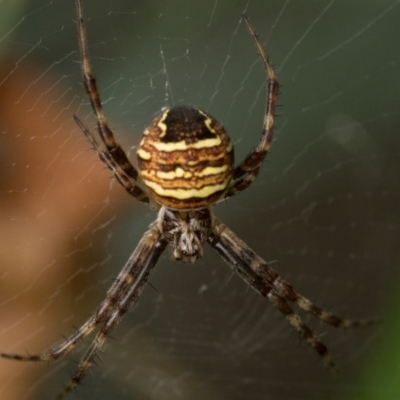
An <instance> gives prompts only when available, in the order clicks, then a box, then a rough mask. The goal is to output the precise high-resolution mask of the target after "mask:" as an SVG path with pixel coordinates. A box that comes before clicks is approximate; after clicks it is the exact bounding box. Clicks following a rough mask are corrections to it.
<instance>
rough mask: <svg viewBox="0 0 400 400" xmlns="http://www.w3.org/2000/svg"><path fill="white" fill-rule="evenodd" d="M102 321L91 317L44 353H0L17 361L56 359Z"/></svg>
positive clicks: (67, 351)
mask: <svg viewBox="0 0 400 400" xmlns="http://www.w3.org/2000/svg"><path fill="white" fill-rule="evenodd" d="M100 322H101V321H99V320H97V319H96V316H92V317H91V318H89V319H88V320H87V321H86V322H85V323H84V324H83V325H82V326H81V327H80V328H79V329H78V330H77V331H76V332H75V333H73V334H72V335H70V336H69V337H68V338H67V339H66V340H65V341H64V342H63V343H61V344H60V345H58V346H56V347H54V348H52V349H50V350H49V351H47V352H46V353H42V354H10V353H0V356H1V357H3V358H8V359H11V360H17V361H39V362H43V361H46V362H47V361H56V360H58V359H60V358H62V357H64V356H65V355H66V354H67V353H69V352H70V351H71V350H73V349H74V348H75V347H76V346H77V345H78V344H79V343H80V342H82V340H83V339H84V338H85V337H86V336H88V335H89V334H90V333H91V332H92V331H93V329H94V328H95V327H96V325H98V324H99V323H100Z"/></svg>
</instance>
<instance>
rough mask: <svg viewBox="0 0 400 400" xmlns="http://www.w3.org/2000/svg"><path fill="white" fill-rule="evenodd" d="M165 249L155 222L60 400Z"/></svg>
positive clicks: (119, 281) (135, 296) (79, 377)
mask: <svg viewBox="0 0 400 400" xmlns="http://www.w3.org/2000/svg"><path fill="white" fill-rule="evenodd" d="M166 246H167V241H166V240H165V239H164V238H163V236H162V235H161V233H160V231H159V230H158V228H157V225H156V223H153V224H152V225H151V226H150V229H149V230H148V231H147V232H146V233H145V234H144V235H143V237H142V239H141V240H140V242H139V244H138V246H137V247H136V249H135V251H134V252H133V254H132V255H131V257H130V259H129V261H128V263H127V264H126V267H125V268H124V269H123V270H122V272H121V273H120V275H119V276H118V278H117V280H116V282H115V283H114V285H113V286H112V287H111V289H110V290H109V291H108V292H107V296H108V298H109V299H111V298H112V299H113V300H114V302H113V307H112V308H111V309H109V310H108V312H106V313H105V316H106V318H105V319H104V318H103V325H102V326H101V329H100V331H99V332H98V333H97V335H96V337H95V339H94V340H93V343H92V345H91V346H90V348H89V350H88V351H87V352H86V354H85V356H84V357H83V358H82V360H81V361H80V363H79V366H78V369H77V370H76V372H75V373H74V375H73V376H72V378H71V380H70V382H69V384H68V385H67V386H66V387H65V389H64V390H63V391H62V392H61V393H60V394H59V395H58V397H57V399H63V398H64V397H65V396H66V395H67V394H68V393H70V392H71V391H72V390H73V389H74V388H75V387H76V386H77V385H78V384H79V383H80V382H81V381H82V379H83V378H84V377H85V376H86V374H87V372H88V371H89V369H90V367H91V366H92V364H93V362H94V360H95V358H96V356H97V354H98V353H99V351H100V350H101V349H102V347H103V346H104V344H105V342H106V341H107V339H108V337H109V335H110V334H111V332H112V331H113V329H114V328H115V327H116V326H117V325H118V324H119V322H120V321H121V319H122V317H123V316H124V315H125V313H126V312H127V311H128V310H129V308H130V307H131V305H132V304H133V303H134V302H135V301H136V300H137V299H138V298H139V296H140V294H141V293H142V291H143V289H144V287H145V284H146V282H147V281H148V279H149V276H150V274H151V272H152V271H153V270H154V268H155V266H156V263H157V260H158V258H159V257H160V255H161V254H162V252H163V251H164V250H165V248H166Z"/></svg>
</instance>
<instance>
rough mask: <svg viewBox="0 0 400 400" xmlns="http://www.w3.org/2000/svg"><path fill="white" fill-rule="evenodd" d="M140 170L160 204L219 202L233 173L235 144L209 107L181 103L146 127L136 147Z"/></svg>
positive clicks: (196, 205) (182, 205)
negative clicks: (205, 108)
mask: <svg viewBox="0 0 400 400" xmlns="http://www.w3.org/2000/svg"><path fill="white" fill-rule="evenodd" d="M137 157H138V166H139V171H140V175H141V177H142V179H143V181H144V183H145V185H146V187H147V189H148V190H149V191H150V193H151V195H152V196H153V197H154V199H155V200H156V201H157V202H158V203H160V204H161V205H163V206H165V207H168V208H171V209H176V210H190V209H198V208H204V207H207V206H209V205H211V204H213V203H215V202H216V201H217V200H218V198H219V197H220V196H221V195H222V194H223V193H224V191H225V190H226V188H227V187H228V184H229V182H230V180H231V177H232V171H233V163H234V151H233V144H232V142H231V140H230V138H229V136H228V134H227V133H226V131H225V129H224V127H223V126H222V125H221V124H220V123H219V122H218V121H217V120H216V119H215V118H213V117H212V116H210V115H209V114H207V113H206V112H204V111H202V110H199V109H197V108H193V107H187V106H179V107H174V108H171V109H168V110H166V111H164V112H163V113H162V114H161V115H159V116H158V117H157V118H156V119H155V120H154V121H153V122H152V124H151V125H150V126H149V127H148V128H147V129H146V130H145V131H144V134H143V138H142V141H141V143H140V146H139V148H138V151H137Z"/></svg>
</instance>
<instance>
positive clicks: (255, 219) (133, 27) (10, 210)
mask: <svg viewBox="0 0 400 400" xmlns="http://www.w3.org/2000/svg"><path fill="white" fill-rule="evenodd" d="M84 5H85V18H86V21H87V29H88V38H89V47H90V56H91V63H92V67H93V70H94V72H95V75H96V76H97V78H98V83H99V86H100V90H101V93H102V98H103V102H104V107H105V110H106V113H107V116H108V118H109V122H110V125H111V126H112V127H113V128H114V129H115V132H116V135H117V137H118V139H119V140H120V141H121V142H122V143H123V145H124V148H125V149H127V151H128V152H129V153H130V154H131V158H132V159H134V153H135V146H136V145H137V144H138V142H139V140H140V135H141V132H142V131H143V129H144V128H145V127H146V125H147V124H148V123H149V122H150V121H151V120H152V119H153V117H154V116H155V115H156V114H157V112H159V111H160V109H161V108H162V107H164V106H171V105H173V104H192V105H195V106H198V107H201V108H204V109H206V110H207V111H208V112H210V113H211V114H213V115H214V116H215V117H217V118H218V119H219V120H220V121H221V122H223V123H224V125H225V127H226V128H227V129H228V131H229V132H230V134H231V136H232V138H233V140H234V142H235V145H236V155H237V159H238V160H240V159H241V158H243V157H244V156H245V155H246V153H248V152H249V151H250V150H251V148H252V147H253V146H254V145H255V143H256V141H257V140H258V135H259V133H260V129H261V124H262V114H263V109H264V103H265V101H264V97H265V74H264V71H263V69H262V66H261V63H260V62H259V60H258V57H257V54H256V52H255V49H254V48H253V44H252V42H251V39H250V38H249V36H248V33H247V31H246V29H245V28H244V26H243V24H240V23H239V18H240V15H241V14H242V13H243V12H244V11H245V12H246V13H247V14H248V16H249V17H250V18H251V21H252V22H253V24H254V26H255V27H256V29H257V31H258V32H259V33H260V35H261V38H262V40H263V42H264V43H265V44H266V47H267V50H268V52H269V53H270V55H271V60H272V61H273V63H274V64H275V65H276V69H277V73H278V76H279V79H280V81H281V82H282V84H283V88H282V95H281V97H280V104H282V105H283V107H282V108H280V109H279V113H280V114H281V116H280V118H278V120H277V132H276V141H275V143H274V147H273V150H272V153H271V154H270V156H269V157H268V161H267V162H266V163H265V166H264V169H263V171H262V173H261V174H260V177H259V179H258V180H257V181H256V183H255V184H254V185H253V186H252V188H251V189H249V190H248V191H246V192H245V193H243V194H241V195H240V196H237V197H236V198H234V199H232V200H230V201H229V202H228V203H227V204H221V205H219V206H218V207H216V209H215V212H216V214H218V216H219V217H220V218H221V219H222V220H224V222H226V223H227V224H228V225H229V226H231V227H232V229H233V230H234V231H235V232H237V233H238V234H239V236H241V237H242V238H243V239H245V240H246V241H247V242H248V243H249V244H250V245H251V246H252V247H253V248H254V249H255V250H256V251H257V252H258V253H260V255H261V256H263V257H264V258H265V259H266V260H268V261H276V262H275V264H274V267H275V269H277V270H278V271H279V272H280V273H281V274H282V275H283V276H284V277H285V278H286V279H287V280H289V281H290V282H291V283H293V284H294V286H295V287H296V288H297V289H298V290H299V291H300V292H301V293H302V294H304V295H306V296H307V297H309V298H310V299H312V300H313V301H315V302H316V303H318V304H320V305H323V306H325V307H327V308H328V309H329V310H332V311H335V312H337V313H338V314H340V315H343V316H348V317H354V318H361V317H375V316H383V317H385V319H386V320H385V323H384V324H382V325H380V326H377V327H373V328H368V329H363V330H354V331H347V332H344V331H339V330H337V329H336V330H335V329H331V328H327V327H325V326H323V325H322V324H321V323H319V322H318V321H314V320H312V318H310V317H307V316H306V317H305V319H306V321H307V323H309V324H310V325H312V327H313V329H315V330H316V332H318V334H321V337H322V339H323V341H324V342H326V343H327V344H328V346H329V348H330V350H331V352H332V354H333V356H334V358H335V359H336V360H337V363H338V364H339V367H340V370H341V373H340V374H339V376H338V377H336V378H332V376H331V375H330V374H329V372H328V371H326V369H325V368H324V366H323V365H322V363H321V362H319V360H318V357H317V356H316V355H315V354H313V352H312V351H311V350H310V349H309V348H308V346H307V345H305V344H304V343H303V342H302V341H300V340H299V339H298V337H297V335H296V334H295V333H294V332H293V329H292V328H291V327H290V326H288V324H287V323H286V322H285V321H284V320H283V318H281V316H280V315H278V313H277V312H275V311H274V310H273V309H272V306H270V305H269V304H268V302H267V301H266V300H264V299H262V298H259V297H258V296H257V295H256V294H255V293H253V292H252V291H251V290H247V289H246V286H245V284H244V283H243V282H241V280H240V279H239V278H237V277H235V276H232V274H231V272H230V270H229V268H227V267H226V266H225V265H224V264H223V262H222V260H220V259H219V257H218V256H217V255H216V254H214V253H213V252H212V251H211V249H208V248H207V249H206V252H205V256H204V258H203V259H202V260H200V261H199V262H198V263H196V264H195V265H194V266H187V265H183V264H177V263H172V262H170V260H169V256H168V254H166V255H165V256H163V257H162V259H161V261H160V265H159V267H158V269H157V271H156V272H155V274H154V276H153V277H152V279H151V284H152V286H153V287H149V288H147V290H146V291H145V293H144V295H143V297H142V299H141V300H140V301H139V305H138V306H137V307H135V309H134V312H131V313H129V314H128V315H127V316H126V317H125V318H124V320H123V322H122V323H121V325H120V326H119V327H118V328H117V329H116V331H115V333H114V334H113V339H111V340H110V342H109V344H108V345H107V346H106V349H105V352H104V353H103V355H102V357H101V360H102V361H99V362H98V366H96V367H94V368H93V375H94V376H92V374H89V376H88V378H87V379H86V380H85V384H84V385H82V386H81V387H80V388H79V389H78V393H73V394H72V395H71V399H73V398H85V399H92V398H93V399H94V398H96V399H100V400H101V399H103V398H104V399H106V398H110V396H113V398H118V399H128V398H129V399H131V398H140V399H141V398H146V399H172V398H173V399H176V398H183V399H198V398H199V399H200V398H210V399H243V398H248V399H277V398H279V399H291V400H293V399H302V400H303V399H307V400H309V399H321V398H324V399H351V400H354V399H363V400H364V399H375V398H385V399H391V398H393V399H394V398H397V397H396V395H397V394H398V393H399V392H398V388H397V387H396V384H395V383H394V384H392V382H397V381H398V380H397V379H395V378H396V376H397V375H398V373H399V371H398V369H396V368H398V367H396V365H397V364H396V360H395V357H394V355H395V353H396V351H395V350H396V349H397V347H396V346H397V343H398V339H397V334H398V333H399V332H398V328H397V326H398V325H397V322H396V320H392V319H391V316H392V315H396V314H398V313H397V310H398V306H397V303H396V300H398V299H396V295H395V293H396V292H397V286H398V283H397V281H398V273H397V270H398V268H397V267H398V265H399V250H398V248H399V244H400V240H399V239H400V215H399V214H400V211H399V194H400V190H399V189H400V185H399V182H400V168H399V155H400V154H399V144H400V143H399V142H400V141H399V139H398V138H399V135H398V132H399V119H400V106H399V104H398V93H399V89H400V87H399V86H400V79H399V75H400V65H399V63H400V55H399V51H398V43H397V40H396V38H397V37H398V35H397V33H398V20H399V16H400V4H399V2H398V1H387V2H374V1H367V2H365V1H364V2H363V3H362V4H359V3H358V2H350V3H349V2H346V3H343V2H341V3H337V2H330V3H324V4H319V3H315V2H312V1H305V2H301V3H300V2H296V3H290V2H281V1H269V2H260V1H254V0H252V1H237V2H234V3H232V2H228V1H225V0H224V1H214V2H211V1H210V2H208V1H206V2H200V1H199V2H197V1H192V2H181V1H176V2H173V3H170V2H168V4H166V3H165V2H161V1H147V2H141V1H138V2H131V1H127V0H124V1H122V0H115V1H113V2H110V1H92V0H88V1H84ZM0 15H2V17H1V19H2V22H1V24H0V37H1V38H2V39H1V41H0V57H1V68H0V350H1V351H7V352H22V353H24V352H29V353H35V352H40V351H43V350H45V349H46V348H48V347H50V346H52V345H54V344H56V343H57V342H58V341H59V340H60V339H61V335H64V336H66V335H68V334H69V333H71V332H72V331H73V329H74V327H77V326H79V325H80V324H82V323H83V322H84V321H85V319H86V318H87V317H88V316H89V315H90V313H91V312H92V311H93V310H94V309H95V308H96V306H97V305H98V304H99V303H100V301H101V300H102V299H103V298H104V294H105V292H106V290H107V288H108V287H109V286H110V284H111V283H112V279H113V278H114V277H115V276H116V275H117V274H118V271H119V270H120V269H121V268H122V266H123V264H124V262H125V261H126V259H127V258H128V256H129V254H130V252H131V251H132V250H133V249H134V247H135V245H136V243H137V242H138V240H139V238H140V236H141V234H142V233H143V232H144V230H145V229H146V226H147V225H148V224H149V222H150V221H151V220H152V219H154V217H155V215H154V214H153V213H152V212H150V211H149V210H148V209H146V207H144V206H143V205H140V204H138V203H137V202H136V201H134V199H131V198H130V197H129V196H128V195H127V194H126V193H125V192H124V191H123V189H121V188H120V187H119V185H118V184H116V183H115V182H114V181H113V180H112V179H111V174H110V173H109V171H107V170H106V169H105V168H104V166H103V165H102V164H101V163H100V162H99V161H98V159H97V157H96V155H95V154H94V152H93V151H91V150H90V149H89V144H88V143H87V142H86V141H85V139H84V137H83V135H82V134H81V132H80V131H79V129H78V128H77V126H76V125H75V124H74V122H73V120H72V116H73V115H74V114H75V113H76V114H78V115H79V116H80V118H82V119H83V120H84V122H85V123H86V124H87V125H88V126H90V128H91V129H95V121H94V119H93V116H92V115H91V110H90V107H89V104H88V99H87V97H86V95H85V93H84V90H83V87H82V84H81V77H80V70H79V57H78V53H77V50H78V45H77V34H76V26H75V18H76V16H75V8H74V4H73V1H66V0H62V1H57V2H51V1H48V0H40V1H35V2H27V1H22V0H21V1H15V2H12V4H7V5H0ZM89 342H90V339H89V340H88V341H86V342H85V344H86V346H87V345H88V344H89ZM84 349H85V345H83V346H80V347H79V349H78V351H76V352H74V353H73V354H72V355H69V356H68V357H67V358H66V359H65V360H62V361H59V362H58V363H55V364H50V365H34V364H26V363H18V362H13V361H8V360H1V359H0V397H1V398H5V399H8V400H14V399H30V400H31V399H32V400H33V399H42V398H53V397H54V396H55V394H56V393H57V392H58V391H59V390H60V389H61V388H62V387H63V386H64V385H65V384H66V382H67V381H68V379H69V377H70V375H71V374H72V372H73V371H74V369H75V367H76V362H77V361H78V360H79V359H80V356H81V355H82V352H83V351H84ZM386 349H391V350H390V351H387V350H386ZM383 370H384V371H386V373H385V375H383V374H382V375H381V372H380V371H383ZM392 378H393V379H392ZM79 396H81V397H79Z"/></svg>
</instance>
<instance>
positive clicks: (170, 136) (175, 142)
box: [1, 0, 371, 399]
mask: <svg viewBox="0 0 400 400" xmlns="http://www.w3.org/2000/svg"><path fill="white" fill-rule="evenodd" d="M76 3H77V11H78V32H79V41H80V49H81V58H82V70H83V78H84V85H85V88H86V91H87V93H88V96H89V98H90V102H91V105H92V108H93V111H94V113H95V115H96V118H97V125H98V135H99V138H100V141H98V139H97V138H96V137H95V136H94V135H93V134H92V133H91V132H90V131H89V130H88V129H87V128H86V127H85V126H84V124H83V123H82V121H81V120H80V119H79V118H78V117H76V116H75V117H74V118H75V120H76V122H77V123H78V125H79V126H80V128H81V129H82V131H83V133H84V134H85V135H86V137H87V138H88V139H89V141H90V143H91V144H92V146H93V148H94V149H95V150H96V152H97V153H98V155H99V157H100V159H101V160H102V161H103V162H104V163H105V164H106V165H107V167H108V168H110V170H111V171H112V172H113V174H114V176H115V178H116V179H117V180H118V182H119V183H120V184H121V185H122V186H123V187H124V188H125V190H126V191H127V192H128V193H129V194H130V195H132V196H134V197H135V198H137V199H138V200H139V201H141V202H144V203H146V204H148V205H149V206H150V207H151V208H153V209H155V210H157V211H158V217H157V219H156V221H154V222H153V223H152V224H151V225H150V227H149V230H148V231H147V232H145V234H144V235H143V237H142V239H141V240H140V242H139V244H138V246H137V247H136V249H135V251H134V252H133V254H132V255H131V257H130V258H129V260H128V262H127V263H126V265H125V267H124V268H123V269H122V271H121V272H120V274H119V276H118V277H117V279H116V281H115V283H114V284H113V285H112V287H111V288H110V289H109V290H108V292H107V296H106V299H105V300H104V301H103V302H102V303H101V304H100V306H99V307H98V308H97V310H96V311H95V313H94V314H93V315H92V316H91V317H90V318H89V319H88V320H87V321H86V322H85V323H84V324H83V325H82V326H81V327H80V328H79V329H78V330H77V331H76V332H75V333H74V334H72V335H71V336H69V337H68V338H67V339H66V340H65V341H64V342H63V343H61V344H60V345H59V346H57V347H54V348H52V349H50V350H49V351H48V352H46V353H43V354H37V355H19V354H8V353H1V356H2V357H5V358H11V359H15V360H24V361H50V360H57V359H59V358H61V357H63V356H64V355H65V354H67V353H68V352H70V351H71V350H72V349H74V348H75V347H76V345H77V344H78V343H80V342H81V341H82V340H83V339H84V338H85V337H86V336H87V335H89V334H90V333H91V332H92V331H93V330H94V329H95V328H96V327H99V331H98V333H97V334H96V337H95V339H94V340H93V342H92V344H91V346H90V348H89V350H88V351H87V352H86V354H85V355H84V357H83V358H82V360H81V361H80V363H79V366H78V368H77V371H76V372H75V374H74V375H73V376H72V379H71V381H70V383H69V384H68V386H67V387H66V388H65V389H64V390H63V391H62V392H61V393H60V394H59V396H58V398H59V399H61V398H63V397H64V396H65V395H66V394H68V393H69V392H70V391H71V390H72V389H73V388H74V387H75V386H76V385H77V384H78V383H79V382H80V381H81V380H82V379H83V378H84V376H85V375H86V373H87V372H88V370H89V368H90V367H91V365H92V364H93V362H94V360H95V357H96V356H97V354H98V352H99V351H100V350H101V348H102V347H103V346H104V344H105V342H106V340H107V338H108V336H109V335H110V333H111V331H112V330H113V329H114V328H115V327H116V325H117V324H118V323H119V322H120V320H121V319H122V317H123V315H124V314H125V313H126V312H127V311H128V309H129V308H130V307H131V305H132V304H133V303H134V302H135V301H136V300H137V299H138V297H139V296H140V294H141V292H142V290H143V288H144V287H145V284H146V282H147V281H148V279H149V276H150V274H151V272H152V271H153V269H154V267H155V265H156V263H157V260H158V258H159V257H160V255H161V254H162V253H163V251H164V250H165V249H166V248H167V247H168V246H169V247H170V249H171V250H172V255H173V257H174V259H176V260H179V261H183V262H194V261H195V260H196V259H198V258H199V257H201V255H202V251H203V246H204V244H205V243H206V242H208V243H209V244H210V245H211V247H213V248H214V249H215V250H216V251H217V252H218V253H219V254H220V255H221V256H222V258H223V259H224V260H225V261H226V262H227V264H228V265H229V266H230V267H231V268H232V269H233V270H234V271H235V272H236V273H237V274H239V275H240V276H241V277H242V278H243V279H244V280H245V281H246V282H247V283H248V284H249V285H250V286H251V287H252V288H253V289H254V290H256V291H257V292H258V293H259V294H260V295H262V296H264V297H267V298H268V299H269V300H270V301H271V303H272V304H273V305H274V306H275V307H276V308H277V309H278V310H279V311H280V312H281V313H282V314H283V315H284V316H285V317H286V318H287V320H288V321H289V322H290V324H292V325H293V326H294V327H295V328H296V329H297V331H299V332H300V333H301V335H302V336H303V337H304V339H305V340H306V341H307V342H308V343H309V344H310V346H311V347H313V348H314V349H315V350H316V351H317V352H318V354H319V355H320V356H321V357H322V358H323V359H324V360H325V361H326V363H327V364H328V365H329V367H331V368H332V369H335V364H334V362H333V361H332V359H331V356H330V355H329V353H328V350H327V348H326V346H325V345H324V344H323V343H322V342H321V341H320V340H319V339H318V338H317V337H316V336H315V334H314V333H313V332H312V331H311V330H310V328H308V327H307V326H306V325H305V324H304V322H303V321H302V319H301V317H300V316H299V315H298V314H297V313H296V312H295V311H294V310H293V309H292V307H291V305H290V303H293V304H294V305H297V306H298V307H300V308H301V309H303V310H305V311H307V312H309V313H311V314H313V315H314V316H315V317H317V318H319V319H320V320H322V321H324V322H326V323H327V324H330V325H333V326H336V327H345V328H349V327H355V326H360V325H368V324H370V323H371V321H369V320H361V321H352V320H347V319H342V318H339V317H337V316H335V315H333V314H332V313H330V312H327V311H325V310H323V309H321V308H319V307H317V306H315V305H314V304H313V303H312V302H311V301H309V300H308V299H306V298H305V297H303V296H301V295H300V294H298V293H297V292H296V291H295V290H294V289H293V287H292V286H291V285H290V284H288V283H287V282H286V281H284V280H283V279H282V278H281V277H280V276H279V275H278V274H277V273H276V272H275V271H274V270H273V269H272V268H271V267H270V266H268V264H267V263H266V262H265V261H264V260H262V259H261V258H260V257H259V256H258V255H257V254H255V253H254V252H253V251H252V250H251V249H250V248H249V247H248V246H247V245H246V244H245V243H244V242H243V241H242V240H240V239H239V238H238V237H237V236H236V235H235V234H234V233H233V232H232V231H231V230H229V228H227V227H226V226H225V225H223V224H222V223H221V222H220V221H219V220H218V219H217V218H215V217H214V216H213V213H212V210H211V207H212V206H213V205H214V204H215V203H217V202H218V201H221V200H225V199H227V198H229V197H231V196H233V195H235V194H237V193H239V192H241V191H242V190H245V189H247V188H248V187H249V186H250V185H251V183H252V182H253V180H254V179H255V178H256V177H257V174H258V172H259V170H260V166H261V164H262V161H263V160H264V158H265V156H266V154H267V152H268V151H269V148H270V144H271V141H272V133H273V125H274V112H275V107H276V101H277V96H278V90H279V83H278V80H277V78H276V75H275V73H274V71H273V69H272V66H271V64H270V63H269V61H268V57H267V54H266V52H265V50H264V48H263V46H262V44H261V42H260V41H259V39H258V36H257V35H256V34H255V31H254V29H253V27H252V26H251V24H250V22H249V20H248V19H247V18H246V17H245V16H244V17H243V20H244V22H245V23H246V25H247V28H248V30H249V32H250V35H251V36H252V38H253V40H254V42H255V45H256V48H257V50H258V52H259V54H260V57H261V60H262V62H263V65H264V67H265V70H266V73H267V77H268V85H267V101H266V110H265V116H264V122H263V129H262V132H261V138H260V140H259V143H258V145H257V146H256V148H255V149H254V150H253V151H252V152H251V153H250V154H249V155H248V156H247V157H246V158H245V159H244V161H242V162H241V163H240V164H239V165H238V166H236V167H234V154H233V145H232V142H231V140H230V138H229V136H228V135H227V133H226V131H225V129H224V128H223V127H222V125H220V124H219V123H218V122H217V121H216V120H215V119H214V118H213V117H211V116H210V115H209V114H207V113H206V112H204V111H202V110H199V109H196V108H193V107H187V106H179V107H174V108H171V109H169V110H165V111H163V112H162V113H161V115H160V116H158V117H157V118H156V119H155V120H154V121H153V123H152V124H151V125H150V126H149V128H147V129H146V130H145V132H144V135H143V138H142V141H141V143H140V146H139V148H138V152H137V156H138V169H139V171H137V170H136V169H135V168H134V166H133V165H132V164H131V163H130V161H129V160H128V157H127V156H126V154H125V152H124V151H123V149H122V148H121V147H120V146H119V145H118V143H117V142H116V141H115V138H114V134H113V132H112V131H111V129H110V128H109V126H108V124H107V121H106V117H105V115H104V112H103V107H102V104H101V100H100V95H99V91H98V89H97V84H96V81H95V79H94V77H93V75H92V72H91V68H90V64H89V58H88V51H87V43H86V33H85V27H84V21H83V12H82V4H81V0H77V1H76Z"/></svg>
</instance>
